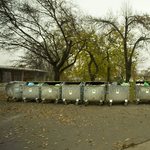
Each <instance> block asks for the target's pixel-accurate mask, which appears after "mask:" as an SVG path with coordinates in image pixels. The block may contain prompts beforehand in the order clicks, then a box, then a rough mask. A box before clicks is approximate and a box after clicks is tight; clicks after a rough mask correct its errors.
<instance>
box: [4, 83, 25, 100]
mask: <svg viewBox="0 0 150 150" xmlns="http://www.w3.org/2000/svg"><path fill="white" fill-rule="evenodd" d="M24 84H26V82H25V81H11V82H9V83H8V84H6V86H5V91H6V97H7V101H9V98H12V99H13V100H15V101H16V100H18V99H22V88H21V87H22V86H21V85H24Z"/></svg>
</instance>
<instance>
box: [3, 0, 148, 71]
mask: <svg viewBox="0 0 150 150" xmlns="http://www.w3.org/2000/svg"><path fill="white" fill-rule="evenodd" d="M72 1H73V2H74V3H76V4H78V5H79V7H80V9H81V10H82V11H83V12H84V13H85V14H88V15H92V16H96V17H103V16H105V15H106V14H107V12H108V11H109V10H112V11H113V13H114V14H115V13H116V12H117V11H118V12H119V11H120V9H121V7H122V5H123V3H129V5H130V6H132V9H133V11H136V12H138V13H148V14H150V0H72ZM19 55H21V53H15V54H14V55H9V54H8V53H4V52H3V53H0V65H10V63H9V60H12V59H16V58H18V56H19ZM149 64H150V59H149V60H147V62H146V63H145V64H144V65H142V68H144V69H146V68H147V67H148V66H150V65H149Z"/></svg>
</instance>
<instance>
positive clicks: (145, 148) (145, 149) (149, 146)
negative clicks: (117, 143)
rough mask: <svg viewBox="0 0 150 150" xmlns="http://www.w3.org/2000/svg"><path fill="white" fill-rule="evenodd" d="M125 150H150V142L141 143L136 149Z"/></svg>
mask: <svg viewBox="0 0 150 150" xmlns="http://www.w3.org/2000/svg"><path fill="white" fill-rule="evenodd" d="M125 150H150V141H148V142H145V143H141V144H139V145H137V146H136V147H132V148H127V149H125Z"/></svg>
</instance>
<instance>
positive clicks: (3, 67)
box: [0, 65, 48, 73]
mask: <svg viewBox="0 0 150 150" xmlns="http://www.w3.org/2000/svg"><path fill="white" fill-rule="evenodd" d="M0 69H9V70H22V71H35V72H43V73H44V72H45V73H47V72H48V71H43V70H39V69H30V68H20V67H11V66H1V65H0Z"/></svg>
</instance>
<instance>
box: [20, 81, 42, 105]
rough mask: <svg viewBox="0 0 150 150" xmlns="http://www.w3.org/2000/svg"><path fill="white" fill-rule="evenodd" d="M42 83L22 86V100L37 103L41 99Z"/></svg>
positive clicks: (29, 83)
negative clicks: (33, 100)
mask: <svg viewBox="0 0 150 150" xmlns="http://www.w3.org/2000/svg"><path fill="white" fill-rule="evenodd" d="M42 84H43V83H41V82H27V83H26V84H25V85H23V86H22V99H23V100H24V102H27V100H32V99H35V100H36V102H37V103H39V100H40V98H41V86H42Z"/></svg>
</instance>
